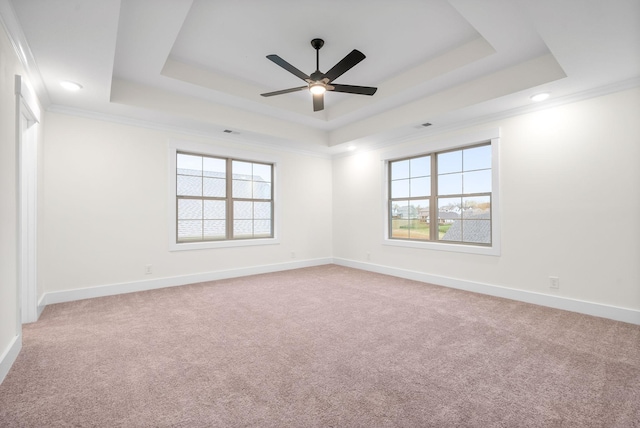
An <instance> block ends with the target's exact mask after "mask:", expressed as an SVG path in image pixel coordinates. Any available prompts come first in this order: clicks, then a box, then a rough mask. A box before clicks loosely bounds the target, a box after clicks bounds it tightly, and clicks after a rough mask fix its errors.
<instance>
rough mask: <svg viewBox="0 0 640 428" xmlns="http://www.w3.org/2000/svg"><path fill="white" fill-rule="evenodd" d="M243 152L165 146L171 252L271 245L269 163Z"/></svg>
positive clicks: (271, 172) (272, 206)
mask: <svg viewBox="0 0 640 428" xmlns="http://www.w3.org/2000/svg"><path fill="white" fill-rule="evenodd" d="M227 154H228V153H227ZM243 154H245V153H234V156H233V157H230V156H227V155H225V154H224V153H221V154H220V155H218V154H216V152H215V149H214V150H212V149H211V148H210V147H208V146H203V145H194V144H186V143H185V144H172V145H171V146H170V153H169V156H170V165H171V168H170V169H171V174H172V177H170V180H172V182H171V184H172V186H170V187H171V193H172V208H173V215H172V216H171V217H172V223H173V224H172V228H171V233H172V236H171V238H170V239H171V246H172V249H174V250H176V249H191V248H208V247H211V246H233V245H249V244H251V245H256V244H261V243H274V237H275V221H274V220H275V216H274V213H275V203H274V193H275V186H274V184H275V163H274V162H272V161H258V160H255V159H256V158H257V157H259V155H257V154H254V155H251V154H248V153H246V154H245V155H248V156H247V157H246V158H242V157H241V156H242V155H243ZM236 156H238V157H236ZM249 159H251V160H249ZM240 241H245V242H244V243H243V244H239V243H238V242H240ZM261 241H262V242H261ZM229 244H231V245H229Z"/></svg>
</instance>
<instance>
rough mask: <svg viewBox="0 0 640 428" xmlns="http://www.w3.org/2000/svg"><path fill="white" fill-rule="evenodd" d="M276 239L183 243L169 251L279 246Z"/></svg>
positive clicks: (173, 245) (172, 246) (175, 245)
mask: <svg viewBox="0 0 640 428" xmlns="http://www.w3.org/2000/svg"><path fill="white" fill-rule="evenodd" d="M279 244H280V240H279V239H277V238H265V239H238V240H229V241H208V242H184V243H180V244H177V243H171V244H169V251H187V250H208V249H215V248H233V247H249V246H258V245H279Z"/></svg>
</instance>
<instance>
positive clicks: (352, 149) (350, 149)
mask: <svg viewBox="0 0 640 428" xmlns="http://www.w3.org/2000/svg"><path fill="white" fill-rule="evenodd" d="M355 149H356V146H353V145H351V146H348V147H347V150H349V151H350V152H352V151H354V150H355Z"/></svg>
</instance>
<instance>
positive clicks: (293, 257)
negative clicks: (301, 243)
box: [291, 251, 296, 259]
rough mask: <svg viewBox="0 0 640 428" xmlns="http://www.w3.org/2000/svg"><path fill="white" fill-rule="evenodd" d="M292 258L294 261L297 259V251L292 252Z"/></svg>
mask: <svg viewBox="0 0 640 428" xmlns="http://www.w3.org/2000/svg"><path fill="white" fill-rule="evenodd" d="M291 258H292V259H295V258H296V252H295V251H292V252H291Z"/></svg>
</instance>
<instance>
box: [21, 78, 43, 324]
mask: <svg viewBox="0 0 640 428" xmlns="http://www.w3.org/2000/svg"><path fill="white" fill-rule="evenodd" d="M15 85H16V86H15V88H16V164H17V165H16V170H17V186H18V187H17V192H16V193H17V198H18V201H17V202H18V204H17V206H18V215H17V219H18V264H17V269H18V293H17V298H18V302H17V304H18V311H17V313H18V315H17V316H18V323H17V324H18V326H20V325H21V324H24V323H29V322H35V321H37V320H38V316H39V313H38V312H39V311H38V278H37V254H38V239H37V238H38V132H39V130H40V127H39V123H40V107H39V105H38V101H37V98H36V96H35V94H34V92H33V91H32V90H31V89H30V88H29V86H28V85H27V83H26V81H25V80H24V79H23V78H22V76H19V75H16V82H15Z"/></svg>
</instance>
